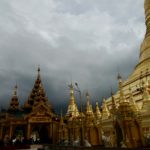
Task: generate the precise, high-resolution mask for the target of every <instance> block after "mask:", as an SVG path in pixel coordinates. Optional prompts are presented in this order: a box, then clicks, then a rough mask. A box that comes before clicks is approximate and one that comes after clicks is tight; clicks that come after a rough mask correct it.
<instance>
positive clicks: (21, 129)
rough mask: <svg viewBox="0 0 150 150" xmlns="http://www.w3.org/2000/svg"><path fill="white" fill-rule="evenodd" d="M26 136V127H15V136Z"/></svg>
mask: <svg viewBox="0 0 150 150" xmlns="http://www.w3.org/2000/svg"><path fill="white" fill-rule="evenodd" d="M24 136H25V127H24V126H16V127H15V128H14V132H13V137H24Z"/></svg>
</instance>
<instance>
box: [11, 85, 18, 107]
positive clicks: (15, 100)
mask: <svg viewBox="0 0 150 150" xmlns="http://www.w3.org/2000/svg"><path fill="white" fill-rule="evenodd" d="M17 88H18V87H17V84H16V85H15V86H14V90H13V93H12V98H11V101H10V107H9V110H17V109H19V101H18V96H17Z"/></svg>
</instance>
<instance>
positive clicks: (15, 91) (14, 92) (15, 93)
mask: <svg viewBox="0 0 150 150" xmlns="http://www.w3.org/2000/svg"><path fill="white" fill-rule="evenodd" d="M17 89H18V86H17V83H16V85H15V86H14V91H13V96H17Z"/></svg>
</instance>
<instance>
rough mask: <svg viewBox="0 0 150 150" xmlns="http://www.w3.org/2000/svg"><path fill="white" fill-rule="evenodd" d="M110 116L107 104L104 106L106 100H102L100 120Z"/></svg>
mask: <svg viewBox="0 0 150 150" xmlns="http://www.w3.org/2000/svg"><path fill="white" fill-rule="evenodd" d="M109 116H110V112H109V110H108V107H107V104H106V99H105V98H103V104H102V120H104V119H108V117H109Z"/></svg>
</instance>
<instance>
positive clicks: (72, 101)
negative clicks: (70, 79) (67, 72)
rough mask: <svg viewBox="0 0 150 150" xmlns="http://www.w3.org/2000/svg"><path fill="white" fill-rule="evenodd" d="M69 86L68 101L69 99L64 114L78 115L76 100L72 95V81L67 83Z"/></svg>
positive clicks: (69, 115)
mask: <svg viewBox="0 0 150 150" xmlns="http://www.w3.org/2000/svg"><path fill="white" fill-rule="evenodd" d="M69 88H70V101H69V105H68V110H67V114H66V116H68V117H77V116H79V111H78V108H77V104H76V100H75V96H74V87H73V84H72V83H71V84H70V85H69Z"/></svg>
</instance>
